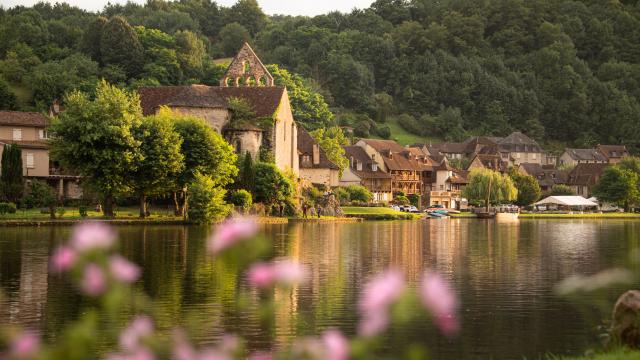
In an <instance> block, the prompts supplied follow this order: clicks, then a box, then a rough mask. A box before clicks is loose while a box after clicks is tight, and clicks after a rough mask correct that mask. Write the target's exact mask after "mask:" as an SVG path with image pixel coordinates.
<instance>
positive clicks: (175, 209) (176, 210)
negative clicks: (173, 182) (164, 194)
mask: <svg viewBox="0 0 640 360" xmlns="http://www.w3.org/2000/svg"><path fill="white" fill-rule="evenodd" d="M181 209H182V208H181V207H180V202H179V201H178V192H177V191H174V192H173V214H174V215H175V216H182V212H181Z"/></svg>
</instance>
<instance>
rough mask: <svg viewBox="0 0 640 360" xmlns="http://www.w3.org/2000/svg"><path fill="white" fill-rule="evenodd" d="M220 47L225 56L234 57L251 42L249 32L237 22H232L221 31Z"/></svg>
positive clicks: (219, 36) (219, 35)
mask: <svg viewBox="0 0 640 360" xmlns="http://www.w3.org/2000/svg"><path fill="white" fill-rule="evenodd" d="M218 38H219V39H220V47H221V50H222V54H223V55H224V56H234V55H235V54H236V52H238V50H240V47H242V44H244V43H245V42H249V41H250V40H251V35H250V34H249V31H248V30H247V28H245V27H244V26H242V25H240V24H238V23H237V22H232V23H230V24H227V25H225V26H224V27H222V29H220V33H219V34H218Z"/></svg>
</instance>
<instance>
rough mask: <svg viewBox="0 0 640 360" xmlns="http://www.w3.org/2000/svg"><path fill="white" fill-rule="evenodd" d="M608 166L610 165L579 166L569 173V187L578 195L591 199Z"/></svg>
mask: <svg viewBox="0 0 640 360" xmlns="http://www.w3.org/2000/svg"><path fill="white" fill-rule="evenodd" d="M608 166H609V164H578V165H576V166H575V167H574V168H573V170H571V172H570V173H569V177H568V180H567V185H569V186H570V187H571V189H572V190H573V192H574V193H576V195H580V196H583V197H585V198H589V197H591V196H592V194H593V187H594V186H595V185H596V184H597V183H598V181H599V180H600V178H601V177H602V173H603V172H604V169H606V168H607V167H608Z"/></svg>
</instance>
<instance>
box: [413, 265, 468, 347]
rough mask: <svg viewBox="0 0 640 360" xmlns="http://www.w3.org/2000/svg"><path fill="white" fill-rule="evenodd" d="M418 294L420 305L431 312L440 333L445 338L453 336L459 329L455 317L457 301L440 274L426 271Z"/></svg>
mask: <svg viewBox="0 0 640 360" xmlns="http://www.w3.org/2000/svg"><path fill="white" fill-rule="evenodd" d="M419 292H420V299H421V300H422V304H423V305H424V306H425V307H426V308H427V310H429V312H431V314H432V315H433V317H434V321H435V323H436V325H437V326H438V328H440V331H442V333H443V334H445V335H447V336H452V335H455V334H456V333H457V332H458V330H459V328H460V326H459V323H458V319H457V316H456V312H457V309H458V299H457V298H456V295H455V293H454V292H453V291H452V290H451V287H450V286H449V284H448V283H447V281H446V280H445V279H444V278H443V277H442V276H441V275H440V274H437V273H433V272H428V271H427V272H426V273H425V274H424V275H423V277H422V283H421V284H420V291H419Z"/></svg>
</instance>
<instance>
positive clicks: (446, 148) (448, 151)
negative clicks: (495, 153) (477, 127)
mask: <svg viewBox="0 0 640 360" xmlns="http://www.w3.org/2000/svg"><path fill="white" fill-rule="evenodd" d="M499 139H500V138H495V137H487V136H474V137H471V138H469V139H467V140H465V141H463V142H444V143H440V144H428V145H414V146H413V147H419V148H421V149H422V150H423V151H425V152H426V153H427V154H428V155H431V156H433V155H444V156H446V157H447V159H449V160H454V159H456V160H462V159H465V158H466V159H471V158H472V157H474V156H475V155H476V154H477V153H478V152H480V151H481V150H482V149H484V148H485V147H488V146H496V145H497V141H498V140H499Z"/></svg>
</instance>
